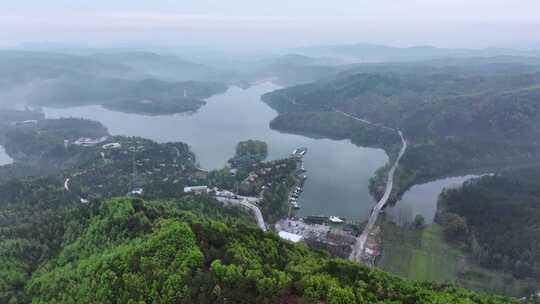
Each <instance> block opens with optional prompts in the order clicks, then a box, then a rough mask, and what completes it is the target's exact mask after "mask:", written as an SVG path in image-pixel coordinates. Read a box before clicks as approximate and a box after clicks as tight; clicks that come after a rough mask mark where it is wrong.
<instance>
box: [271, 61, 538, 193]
mask: <svg viewBox="0 0 540 304" xmlns="http://www.w3.org/2000/svg"><path fill="white" fill-rule="evenodd" d="M451 62H452V64H453V65H447V66H439V65H440V63H438V64H436V65H434V64H431V65H428V64H426V63H422V64H420V63H418V64H416V65H415V64H408V65H402V66H400V65H377V66H366V67H362V68H357V69H353V70H351V71H348V72H346V73H342V74H340V75H339V76H337V77H334V78H331V79H326V80H322V81H318V82H314V83H311V84H306V85H299V86H295V87H291V88H286V89H282V90H278V91H274V92H271V93H268V94H266V95H264V96H263V100H264V101H265V102H267V103H268V104H269V105H271V106H272V107H274V108H275V109H276V110H277V111H278V112H279V113H280V114H281V117H278V118H276V119H275V120H274V121H273V122H272V127H273V128H276V129H278V130H280V131H284V132H294V133H299V132H305V133H313V132H315V133H317V134H319V135H326V136H328V134H332V133H335V131H334V130H333V129H332V127H330V126H331V125H335V120H336V119H338V118H337V117H336V115H335V113H336V111H343V112H346V113H349V114H351V115H354V116H356V117H359V118H362V119H366V120H369V121H371V122H373V123H374V124H376V125H378V124H382V125H385V126H389V127H392V128H397V129H400V130H402V131H403V133H404V135H405V137H406V139H407V141H408V142H409V148H408V150H407V153H406V154H405V156H404V158H403V159H402V161H401V163H400V167H398V171H397V182H396V183H395V184H396V188H395V189H396V191H395V192H396V193H394V194H399V193H401V192H403V190H404V189H406V188H407V187H410V186H411V185H413V184H415V183H420V182H426V181H429V180H432V179H435V178H439V177H443V176H448V175H451V174H461V173H464V172H471V171H483V172H489V171H491V172H493V171H492V170H494V169H493V168H497V167H500V166H508V165H515V164H522V163H526V162H527V163H530V162H537V161H539V160H540V141H539V139H540V103H539V102H538V100H540V73H539V72H537V71H538V68H539V66H537V65H530V66H527V67H526V68H524V66H523V65H521V64H518V63H514V64H512V63H508V62H506V63H493V64H492V63H486V62H485V60H484V61H481V62H480V63H476V64H474V61H471V60H468V62H469V63H470V65H468V66H467V65H465V63H464V62H457V61H451ZM458 63H459V64H458ZM501 68H502V70H505V71H507V72H505V73H501ZM313 113H317V115H314V114H313ZM293 114H294V115H293ZM287 116H295V120H294V121H293V122H291V121H290V119H284V117H287ZM339 119H340V120H341V123H340V124H341V125H351V122H350V120H351V118H350V117H346V116H344V115H341V117H340V118H339ZM328 122H332V123H328ZM358 124H361V123H358ZM355 128H356V129H357V130H358V128H359V127H358V126H355ZM363 128H369V126H368V125H367V124H365V123H364V127H363ZM383 132H384V130H382V129H381V130H380V134H379V135H377V134H374V133H373V132H366V131H363V132H359V131H354V130H352V129H350V130H348V131H343V132H341V137H345V138H350V139H353V140H354V142H355V143H357V144H359V145H366V146H371V145H373V144H372V143H374V142H375V143H377V142H380V140H376V139H374V137H375V138H378V139H380V138H387V137H388V136H387V135H386V134H384V133H383ZM358 134H364V135H362V136H358ZM353 135H356V136H355V137H354V136H353ZM362 137H363V138H362ZM399 144H400V143H399V141H398V140H396V141H394V143H393V144H392V143H388V142H386V141H385V143H384V145H383V146H384V147H385V148H386V150H387V152H389V154H390V156H392V153H391V152H392V151H396V146H398V145H399ZM486 168H489V169H486ZM383 175H384V174H383V172H379V174H378V176H377V179H376V184H377V183H379V182H381V181H384V180H385V179H384V178H383ZM375 188H380V185H378V186H377V187H375Z"/></svg>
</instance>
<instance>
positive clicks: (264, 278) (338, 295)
mask: <svg viewBox="0 0 540 304" xmlns="http://www.w3.org/2000/svg"><path fill="white" fill-rule="evenodd" d="M39 183H40V184H41V185H42V186H41V187H33V188H31V189H33V190H32V191H30V192H31V193H33V195H29V194H24V195H23V196H24V197H25V199H24V200H20V199H18V198H17V196H20V195H22V194H21V193H26V191H25V190H28V186H30V185H31V184H28V185H27V186H25V185H24V184H20V185H18V186H17V185H11V187H10V188H9V189H8V188H4V189H0V190H1V191H3V192H5V191H9V194H10V195H6V196H3V197H5V200H3V201H2V204H1V205H0V208H2V211H7V210H10V212H2V213H3V214H6V216H5V218H4V219H3V221H2V229H1V230H0V233H2V238H1V241H0V246H1V247H0V248H2V259H1V260H0V262H1V263H2V267H1V268H0V269H2V270H1V271H2V273H3V275H2V281H1V282H2V284H1V285H0V297H1V299H2V302H5V303H29V302H33V303H96V302H98V303H136V302H141V301H143V302H148V301H155V302H160V303H231V302H234V303H283V302H285V303H317V302H320V301H323V302H326V303H383V302H384V303H411V304H412V303H494V304H495V303H518V301H516V300H511V299H508V298H502V297H496V296H488V295H484V294H480V293H474V292H469V291H465V290H461V289H457V288H455V287H451V286H445V285H436V284H428V283H413V282H408V281H405V280H402V279H399V278H397V277H393V276H391V275H388V274H386V273H384V272H381V271H379V270H370V269H368V268H366V267H364V266H361V265H358V264H353V263H351V262H347V261H345V260H340V259H334V258H331V257H329V256H328V255H326V254H324V253H321V252H316V251H312V250H309V249H308V248H307V247H305V246H302V245H293V244H290V243H287V242H284V241H281V240H280V239H279V238H278V237H277V236H276V235H273V234H271V233H264V232H262V231H261V230H259V229H257V228H255V227H254V226H252V225H251V224H250V223H249V222H247V220H245V218H246V217H245V216H242V215H241V214H242V211H240V210H239V209H235V208H232V207H223V206H221V205H219V204H216V203H214V202H213V201H212V200H209V201H208V200H207V201H205V198H204V197H197V198H191V199H186V200H193V199H195V200H196V201H193V203H190V202H185V201H180V202H174V201H169V202H150V201H148V202H145V201H142V200H140V199H112V200H108V201H103V202H100V201H96V202H94V203H92V204H91V205H88V206H86V205H80V204H76V203H73V202H72V203H71V204H70V202H69V200H68V199H64V201H63V202H61V201H56V200H54V199H53V197H51V195H53V196H54V193H55V191H51V190H54V189H50V188H48V187H47V186H45V185H46V184H47V182H46V180H43V181H39ZM14 186H15V187H14ZM32 186H37V185H35V184H34V185H32ZM17 193H19V194H17ZM41 194H48V196H45V197H43V198H41V197H40V195H41ZM10 200H14V201H18V203H15V204H14V203H8V201H10ZM204 205H207V207H203V206H204ZM231 208H232V209H231ZM37 209H41V211H40V212H39V213H38V214H34V215H33V216H30V214H33V212H34V211H36V210H37ZM8 214H9V215H8ZM24 214H28V216H26V217H21V215H24ZM15 218H23V219H24V218H26V219H27V221H22V220H21V221H17V222H15V223H13V222H10V219H11V220H14V219H15ZM53 218H54V219H56V220H52V219H53ZM233 218H234V220H232V219H233ZM37 230H39V231H40V233H39V235H36V234H33V233H31V232H34V231H37ZM29 248H30V249H33V250H29Z"/></svg>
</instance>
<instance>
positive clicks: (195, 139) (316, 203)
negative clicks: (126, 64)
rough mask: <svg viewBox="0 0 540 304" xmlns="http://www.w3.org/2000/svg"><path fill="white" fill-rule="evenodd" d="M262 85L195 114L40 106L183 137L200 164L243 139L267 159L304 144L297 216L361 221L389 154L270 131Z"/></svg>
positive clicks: (117, 130) (214, 160)
mask: <svg viewBox="0 0 540 304" xmlns="http://www.w3.org/2000/svg"><path fill="white" fill-rule="evenodd" d="M278 88H279V87H278V86H276V85H273V84H271V83H263V84H260V85H257V86H254V87H251V88H249V89H247V90H242V89H240V88H237V87H231V88H230V89H229V90H228V91H227V92H226V93H225V94H222V95H218V96H214V97H212V98H210V99H208V101H207V102H208V103H207V105H205V106H204V107H202V108H201V109H200V110H199V111H198V112H197V113H195V114H190V115H186V114H180V115H170V116H142V115H136V114H125V113H119V112H113V111H109V110H106V109H104V108H102V107H100V106H88V107H78V108H69V109H44V111H45V114H46V116H47V117H48V118H57V117H84V118H89V119H94V120H98V121H100V122H101V123H103V124H104V125H105V126H106V127H107V128H108V129H109V131H110V132H111V134H115V135H130V136H142V137H146V138H150V139H153V140H156V141H158V142H167V141H183V142H186V143H188V144H189V145H190V146H191V148H192V150H193V151H194V152H195V153H196V155H197V158H198V161H199V162H200V164H201V166H202V167H203V168H207V169H212V168H219V167H223V166H224V165H225V164H226V161H227V160H228V159H229V158H230V157H231V156H232V155H233V154H234V150H235V146H236V144H237V143H238V142H239V141H241V140H246V139H258V140H263V141H266V142H267V143H268V145H269V158H270V159H276V158H282V157H286V156H288V155H289V154H290V153H291V152H292V151H293V150H294V149H295V148H297V147H300V146H304V147H307V148H308V153H307V155H306V157H305V167H306V169H307V170H308V172H307V175H308V180H307V182H306V185H305V191H304V193H303V195H302V196H301V198H300V199H299V203H300V204H301V206H302V209H301V210H300V211H299V212H298V214H299V215H301V216H303V215H312V214H321V215H337V216H344V217H347V218H362V219H365V218H366V217H367V214H368V212H369V210H370V208H371V207H372V206H373V204H374V201H373V199H372V198H371V196H370V195H369V192H368V181H369V178H370V177H371V176H372V175H373V173H374V172H375V170H376V169H377V168H379V167H381V166H383V165H384V164H385V163H386V162H387V160H388V158H387V156H386V154H385V153H384V151H383V150H380V149H372V148H361V147H357V146H355V145H353V144H351V143H350V142H349V141H346V140H342V141H336V140H329V139H312V138H308V137H304V136H299V135H290V134H283V133H279V132H277V131H274V130H272V129H270V127H269V122H270V120H272V119H273V118H274V117H275V116H276V115H277V114H276V112H275V111H274V110H272V109H271V108H270V107H268V106H267V105H266V104H265V103H263V102H262V101H261V100H260V96H261V95H262V94H264V93H266V92H269V91H272V90H275V89H278Z"/></svg>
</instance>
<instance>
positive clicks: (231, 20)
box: [0, 0, 540, 50]
mask: <svg viewBox="0 0 540 304" xmlns="http://www.w3.org/2000/svg"><path fill="white" fill-rule="evenodd" d="M1 2H2V4H0V27H1V28H2V30H1V31H0V46H11V45H15V44H18V43H21V42H36V41H39V42H43V41H54V42H64V43H74V44H87V45H101V46H104V45H121V44H154V45H203V46H215V47H218V48H219V47H227V48H230V49H250V50H254V49H264V48H268V47H275V48H278V47H295V46H302V45H314V44H337V43H356V42H370V43H382V44H389V45H396V46H410V45H418V44H422V45H427V44H430V45H435V46H440V47H488V46H502V47H507V46H513V47H540V0H333V1H330V0H267V1H261V0H175V1H172V0H144V1H142V0H1ZM6 2H8V3H6Z"/></svg>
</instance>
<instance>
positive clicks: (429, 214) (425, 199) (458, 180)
mask: <svg viewBox="0 0 540 304" xmlns="http://www.w3.org/2000/svg"><path fill="white" fill-rule="evenodd" d="M475 177H478V176H476V175H465V176H458V177H449V178H444V179H439V180H436V181H432V182H429V183H425V184H420V185H415V186H413V187H411V189H409V190H408V191H407V192H405V194H404V195H403V197H402V199H401V200H399V201H398V202H397V203H396V205H395V206H392V207H390V208H387V209H386V212H387V214H389V215H390V216H391V217H392V219H393V220H394V222H396V223H397V224H399V225H406V224H410V223H412V221H413V220H414V217H415V216H416V215H422V216H423V217H424V220H425V223H426V224H427V225H429V224H433V220H434V219H435V214H436V212H437V200H438V198H439V194H441V192H442V191H443V189H445V188H452V187H459V186H461V185H463V183H464V182H465V181H467V180H469V179H471V178H475Z"/></svg>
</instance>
